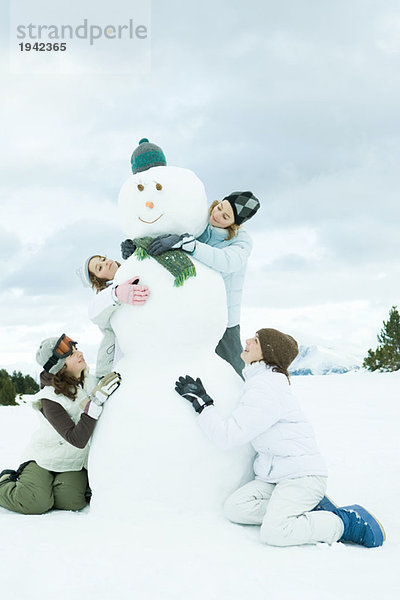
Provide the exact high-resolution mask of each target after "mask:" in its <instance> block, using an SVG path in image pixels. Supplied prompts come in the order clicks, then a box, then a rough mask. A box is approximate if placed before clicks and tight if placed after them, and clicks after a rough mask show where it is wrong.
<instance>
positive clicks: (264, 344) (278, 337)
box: [257, 329, 299, 371]
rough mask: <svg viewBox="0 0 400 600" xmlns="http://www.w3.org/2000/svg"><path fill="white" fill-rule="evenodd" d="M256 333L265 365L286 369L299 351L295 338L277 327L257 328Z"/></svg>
mask: <svg viewBox="0 0 400 600" xmlns="http://www.w3.org/2000/svg"><path fill="white" fill-rule="evenodd" d="M257 335H258V339H259V340H260V345H261V352H262V356H263V359H264V361H265V362H266V363H267V365H272V366H276V367H279V368H280V369H282V371H287V370H288V368H289V365H290V364H291V363H292V362H293V361H294V359H295V358H296V356H297V355H298V353H299V347H298V345H297V342H296V340H295V339H294V338H292V336H291V335H288V334H287V333H282V332H281V331H278V330H277V329H259V331H257Z"/></svg>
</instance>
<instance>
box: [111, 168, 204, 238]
mask: <svg viewBox="0 0 400 600" xmlns="http://www.w3.org/2000/svg"><path fill="white" fill-rule="evenodd" d="M118 210H119V215H120V219H121V226H122V230H123V232H124V233H125V235H126V236H127V237H129V238H131V239H132V238H137V237H145V236H150V237H156V236H158V235H162V234H165V233H174V234H179V235H180V234H181V233H186V232H188V233H191V234H192V235H194V236H195V237H198V236H199V235H200V234H201V233H202V232H203V231H204V229H205V227H206V225H207V221H208V210H207V197H206V193H205V190H204V186H203V184H202V182H201V181H200V179H199V178H198V177H197V176H196V175H195V174H194V173H193V171H189V169H182V168H180V167H166V166H165V167H164V166H160V167H152V168H151V169H148V170H146V171H142V172H140V173H136V174H135V175H132V176H131V177H129V179H127V181H125V183H124V185H123V186H122V188H121V191H120V193H119V198H118Z"/></svg>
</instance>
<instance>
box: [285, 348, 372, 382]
mask: <svg viewBox="0 0 400 600" xmlns="http://www.w3.org/2000/svg"><path fill="white" fill-rule="evenodd" d="M361 363H362V359H360V358H359V357H358V356H356V355H354V354H348V353H343V352H340V351H339V350H337V349H334V348H327V347H324V346H317V345H314V346H300V352H299V355H298V357H297V358H296V360H295V361H294V362H293V363H292V365H291V367H290V373H291V375H329V374H331V373H347V372H348V371H355V370H358V369H360V367H361Z"/></svg>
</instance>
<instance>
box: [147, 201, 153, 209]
mask: <svg viewBox="0 0 400 600" xmlns="http://www.w3.org/2000/svg"><path fill="white" fill-rule="evenodd" d="M146 206H147V207H148V208H154V204H153V203H152V202H146Z"/></svg>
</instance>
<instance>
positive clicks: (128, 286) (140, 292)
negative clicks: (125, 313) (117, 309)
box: [115, 276, 150, 305]
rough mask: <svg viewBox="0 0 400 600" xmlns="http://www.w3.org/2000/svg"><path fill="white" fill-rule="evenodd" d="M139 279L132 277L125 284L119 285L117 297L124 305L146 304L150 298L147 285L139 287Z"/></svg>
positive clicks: (116, 291) (116, 292) (116, 290)
mask: <svg viewBox="0 0 400 600" xmlns="http://www.w3.org/2000/svg"><path fill="white" fill-rule="evenodd" d="M138 282H139V277H137V276H136V277H131V279H128V281H125V283H121V285H117V287H116V288H115V295H116V296H117V298H118V300H119V301H120V302H122V303H123V304H132V305H133V304H136V305H138V304H144V303H145V302H146V300H147V298H148V297H149V294H150V292H149V288H148V287H147V285H138Z"/></svg>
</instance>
